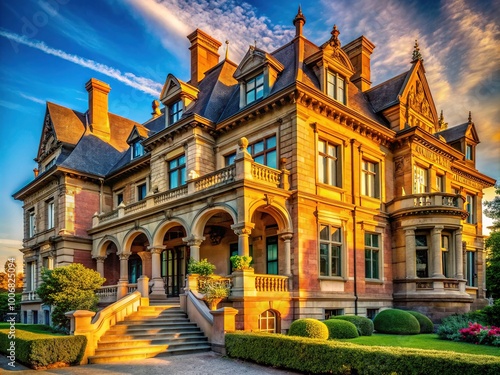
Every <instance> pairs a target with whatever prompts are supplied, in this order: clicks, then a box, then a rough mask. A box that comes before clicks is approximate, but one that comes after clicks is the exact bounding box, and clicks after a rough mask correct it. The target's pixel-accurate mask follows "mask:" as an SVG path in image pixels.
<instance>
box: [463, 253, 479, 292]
mask: <svg viewBox="0 0 500 375" xmlns="http://www.w3.org/2000/svg"><path fill="white" fill-rule="evenodd" d="M465 279H466V280H467V282H466V284H467V285H468V286H477V285H476V253H475V252H474V251H466V267H465Z"/></svg>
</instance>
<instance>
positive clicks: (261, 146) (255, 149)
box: [253, 141, 264, 154]
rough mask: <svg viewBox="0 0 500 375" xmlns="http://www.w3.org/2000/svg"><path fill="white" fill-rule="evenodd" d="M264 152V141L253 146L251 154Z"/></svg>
mask: <svg viewBox="0 0 500 375" xmlns="http://www.w3.org/2000/svg"><path fill="white" fill-rule="evenodd" d="M262 151H264V141H260V142H257V143H254V144H253V153H254V154H258V153H259V152H262Z"/></svg>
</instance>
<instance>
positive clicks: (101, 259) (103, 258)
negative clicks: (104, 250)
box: [94, 257, 107, 263]
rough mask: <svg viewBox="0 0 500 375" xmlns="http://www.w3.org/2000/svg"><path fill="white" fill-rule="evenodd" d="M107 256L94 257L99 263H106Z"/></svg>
mask: <svg viewBox="0 0 500 375" xmlns="http://www.w3.org/2000/svg"><path fill="white" fill-rule="evenodd" d="M106 258H107V257H94V259H95V261H96V262H97V263H104V260H105V259H106Z"/></svg>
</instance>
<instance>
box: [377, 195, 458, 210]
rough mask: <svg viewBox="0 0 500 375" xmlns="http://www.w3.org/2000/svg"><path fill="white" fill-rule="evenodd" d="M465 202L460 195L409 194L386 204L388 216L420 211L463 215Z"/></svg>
mask: <svg viewBox="0 0 500 375" xmlns="http://www.w3.org/2000/svg"><path fill="white" fill-rule="evenodd" d="M464 204H465V200H464V198H463V197H462V196H461V195H456V194H449V193H424V194H411V195H405V196H402V197H397V198H395V199H393V200H392V201H391V202H388V203H387V205H386V207H387V211H388V212H389V214H396V213H405V212H406V213H411V212H420V211H421V210H422V209H426V210H432V209H435V210H439V211H443V210H446V211H449V212H450V213H451V212H456V213H461V212H463V213H465V210H464Z"/></svg>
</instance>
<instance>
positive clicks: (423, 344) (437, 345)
mask: <svg viewBox="0 0 500 375" xmlns="http://www.w3.org/2000/svg"><path fill="white" fill-rule="evenodd" d="M339 341H346V342H351V343H353V344H357V345H367V346H392V347H398V346H399V347H403V348H416V349H428V350H444V351H452V352H455V353H467V354H478V355H494V356H497V357H500V349H499V348H498V347H495V346H488V345H475V344H471V343H467V342H456V341H449V340H441V339H439V338H438V336H437V335H436V334H434V333H427V334H419V335H388V334H382V333H374V334H373V335H372V336H360V337H357V338H355V339H343V340H339Z"/></svg>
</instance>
